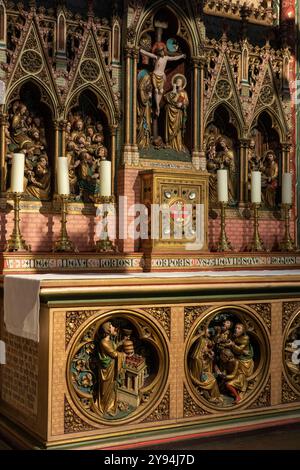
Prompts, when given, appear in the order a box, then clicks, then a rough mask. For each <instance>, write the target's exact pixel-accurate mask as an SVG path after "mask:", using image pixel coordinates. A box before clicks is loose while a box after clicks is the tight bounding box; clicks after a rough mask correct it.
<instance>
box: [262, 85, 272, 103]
mask: <svg viewBox="0 0 300 470" xmlns="http://www.w3.org/2000/svg"><path fill="white" fill-rule="evenodd" d="M260 101H261V102H262V104H265V105H270V104H272V103H273V101H274V92H273V89H272V87H271V86H269V85H265V86H264V87H262V89H261V92H260Z"/></svg>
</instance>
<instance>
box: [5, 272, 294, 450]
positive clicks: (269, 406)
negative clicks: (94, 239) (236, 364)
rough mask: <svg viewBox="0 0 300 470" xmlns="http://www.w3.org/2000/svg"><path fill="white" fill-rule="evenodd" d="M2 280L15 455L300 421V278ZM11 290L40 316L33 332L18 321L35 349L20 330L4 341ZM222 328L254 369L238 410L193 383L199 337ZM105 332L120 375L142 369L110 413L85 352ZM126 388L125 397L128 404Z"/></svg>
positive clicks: (15, 302)
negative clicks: (239, 342) (239, 329)
mask: <svg viewBox="0 0 300 470" xmlns="http://www.w3.org/2000/svg"><path fill="white" fill-rule="evenodd" d="M7 279H8V281H6V283H7V286H6V289H7V292H8V294H6V295H7V298H6V300H5V303H4V304H5V305H6V308H8V309H9V312H6V314H5V313H3V309H2V310H1V312H2V313H1V338H3V339H4V340H5V343H6V366H5V367H3V368H2V369H1V404H0V415H1V418H0V419H1V430H2V433H3V435H4V436H6V437H7V438H9V440H10V442H13V443H14V444H15V445H16V446H17V447H21V448H32V447H34V448H48V449H59V448H69V449H79V448H86V449H92V448H95V449H100V448H106V447H111V446H114V447H117V446H118V445H121V444H125V443H126V444H128V445H130V444H133V443H135V444H137V443H143V442H144V443H145V442H151V441H153V440H154V439H155V440H159V439H167V438H170V437H180V436H185V437H188V436H189V435H194V436H195V435H198V434H199V435H201V434H203V433H205V434H207V435H209V434H210V433H215V432H220V433H221V432H224V431H225V430H226V432H229V431H230V430H231V431H234V430H236V429H239V430H246V429H253V428H255V427H261V426H273V425H276V424H279V423H289V422H294V421H296V420H299V419H300V412H299V401H300V398H299V397H300V395H299V345H298V343H299V341H298V343H296V344H295V339H296V338H298V337H299V336H297V335H298V332H299V315H300V296H299V282H300V271H299V270H293V271H285V272H284V271H282V270H280V271H276V270H272V271H270V270H266V271H261V270H259V271H255V270H253V271H245V272H239V271H224V272H220V273H216V272H212V271H210V272H206V273H203V272H201V273H199V272H194V273H185V274H181V273H176V274H169V273H156V274H154V273H152V274H147V273H145V274H143V273H135V274H115V275H109V274H103V275H87V274H86V275H85V274H84V275H67V274H66V275H25V276H24V275H23V276H20V275H11V276H8V277H7ZM9 284H11V285H13V286H14V287H15V290H14V292H15V293H16V292H18V288H17V286H18V284H19V286H20V289H24V288H25V289H27V290H28V289H31V292H32V293H33V292H34V291H35V292H36V298H35V301H36V304H35V306H34V307H33V306H32V304H31V305H30V308H29V310H28V311H27V314H29V315H31V316H33V317H34V316H35V315H38V327H37V325H36V324H35V322H34V321H29V322H28V321H27V323H26V322H25V323H24V324H26V325H27V326H28V325H30V327H29V330H31V332H32V334H33V333H34V334H35V335H37V336H36V337H35V340H32V339H28V328H27V329H26V328H24V331H22V325H21V326H20V325H19V327H20V330H19V332H16V331H14V333H18V336H17V335H16V334H12V333H10V332H9V330H10V328H11V324H13V318H11V315H12V316H13V315H14V309H15V308H17V309H19V308H20V305H21V304H22V298H18V296H16V295H15V296H13V295H11V294H9V290H10V286H9ZM32 289H33V290H32ZM23 291H24V290H23ZM12 292H13V291H12ZM20 292H22V290H20ZM32 297H34V296H33V295H32ZM25 308H26V307H25ZM23 310H24V309H23ZM22 314H23V312H22ZM4 315H5V322H6V325H7V329H6V327H5V326H4ZM24 315H26V312H25V313H24ZM19 318H20V316H19ZM27 320H28V318H27ZM226 321H229V323H230V322H231V329H232V330H234V328H236V326H237V325H238V324H243V325H244V327H245V331H244V334H245V335H246V336H247V337H248V338H249V339H250V343H251V345H252V349H253V370H252V371H251V374H250V375H249V376H248V377H247V382H246V387H244V390H243V393H240V398H241V399H240V401H238V402H237V403H235V401H234V396H233V395H231V394H230V393H228V391H226V390H225V389H223V388H222V383H221V381H219V380H218V381H217V382H218V386H219V389H220V392H219V395H218V394H217V396H216V397H215V396H213V395H212V392H211V389H209V387H206V386H205V384H204V382H205V380H204V379H202V382H203V383H202V382H201V380H199V379H198V380H197V377H196V376H195V370H197V357H198V359H199V358H200V356H199V352H198V353H197V350H199V347H200V348H201V344H202V343H203V341H204V342H205V341H206V340H208V338H207V337H206V333H205V332H206V330H209V331H210V335H211V337H210V340H213V339H214V337H215V336H216V334H217V331H218V327H219V328H220V329H221V328H223V325H224V322H226ZM21 323H22V322H21ZM109 323H111V324H113V325H114V326H115V327H117V328H118V336H120V338H121V337H122V336H126V337H127V338H128V336H129V337H130V339H131V342H132V345H129V347H133V348H134V355H132V356H128V357H129V359H130V357H132V359H131V362H132V363H131V365H129V368H128V367H127V370H128V371H129V372H130V371H132V370H133V369H132V368H133V366H134V368H135V370H137V371H139V370H140V368H142V369H143V376H142V379H141V380H137V381H136V382H131V383H130V384H129V382H128V380H129V377H128V376H127V379H126V380H125V381H124V382H123V384H122V382H120V385H119V387H120V389H119V390H120V392H118V398H117V410H116V412H115V413H111V414H110V413H109V412H106V411H104V410H103V409H102V411H101V408H99V405H98V394H99V387H100V386H101V383H100V382H99V380H100V379H99V374H101V370H102V369H101V364H100V362H101V361H100V359H99V356H98V354H95V350H97V351H99V346H98V345H99V342H101V341H104V340H101V337H103V335H101V334H99V332H101V328H102V327H103V325H107V324H109ZM37 328H38V329H37ZM122 332H123V333H122ZM26 335H27V337H26ZM23 336H25V337H23ZM246 336H245V337H246ZM118 350H119V351H122V349H118ZM118 354H123V353H121V352H120V353H118ZM215 354H216V355H217V354H218V352H217V350H215ZM119 359H120V358H119ZM116 360H118V358H117V359H116ZM99 361H100V362H99ZM195 361H196V362H195ZM218 361H219V359H218ZM129 362H130V361H129ZM218 364H219V365H220V363H218ZM145 365H146V370H145ZM195 367H196V369H195ZM206 370H208V369H206ZM174 371H176V374H175V373H174ZM125 373H126V368H125ZM130 373H131V374H132V372H130ZM137 373H138V374H139V372H137ZM206 374H207V375H208V374H209V372H206ZM97 376H98V378H97ZM125 389H127V390H132V392H133V391H134V390H135V396H137V397H138V400H133V399H132V398H130V397H129V396H128V392H127V393H124V390H125ZM131 396H133V395H131ZM218 397H219V398H220V400H217V399H216V398H218Z"/></svg>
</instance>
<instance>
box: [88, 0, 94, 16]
mask: <svg viewBox="0 0 300 470" xmlns="http://www.w3.org/2000/svg"><path fill="white" fill-rule="evenodd" d="M87 4H88V13H87V14H88V17H92V16H95V13H94V0H87Z"/></svg>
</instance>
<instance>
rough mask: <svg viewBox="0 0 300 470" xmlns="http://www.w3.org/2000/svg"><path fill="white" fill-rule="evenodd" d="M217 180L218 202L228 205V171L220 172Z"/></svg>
mask: <svg viewBox="0 0 300 470" xmlns="http://www.w3.org/2000/svg"><path fill="white" fill-rule="evenodd" d="M217 180H218V201H219V202H226V203H227V202H228V171H227V170H218V171H217Z"/></svg>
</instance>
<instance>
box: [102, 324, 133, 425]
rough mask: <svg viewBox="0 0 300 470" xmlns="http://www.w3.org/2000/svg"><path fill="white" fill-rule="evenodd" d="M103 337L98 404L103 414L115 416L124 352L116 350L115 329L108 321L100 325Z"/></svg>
mask: <svg viewBox="0 0 300 470" xmlns="http://www.w3.org/2000/svg"><path fill="white" fill-rule="evenodd" d="M102 334H103V338H102V339H101V340H100V342H99V397H98V406H99V410H100V412H101V413H103V414H109V415H111V416H115V414H116V412H117V405H118V403H117V385H118V383H121V380H122V375H121V374H122V372H123V371H124V365H125V356H126V354H125V353H124V352H120V351H117V348H118V345H117V343H116V341H115V339H116V337H117V329H116V328H115V327H114V326H113V325H112V324H111V323H110V322H106V323H104V324H103V325H102Z"/></svg>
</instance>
